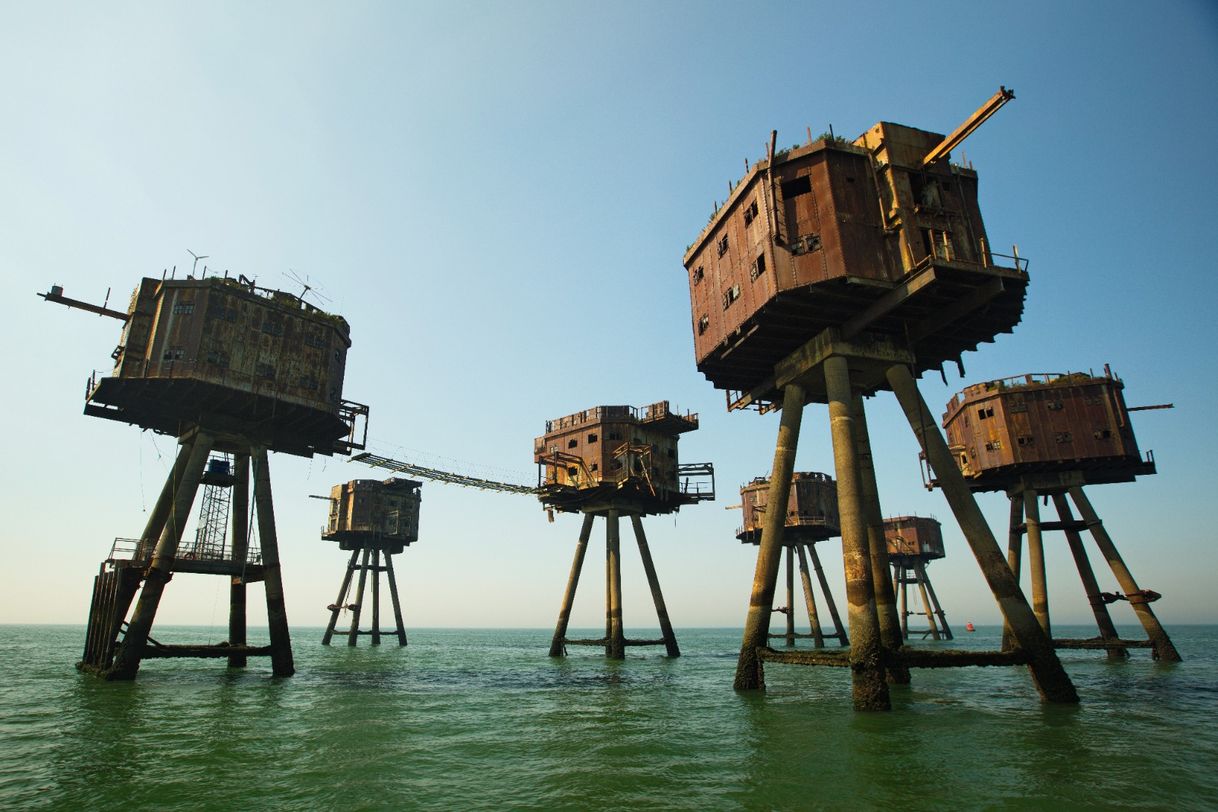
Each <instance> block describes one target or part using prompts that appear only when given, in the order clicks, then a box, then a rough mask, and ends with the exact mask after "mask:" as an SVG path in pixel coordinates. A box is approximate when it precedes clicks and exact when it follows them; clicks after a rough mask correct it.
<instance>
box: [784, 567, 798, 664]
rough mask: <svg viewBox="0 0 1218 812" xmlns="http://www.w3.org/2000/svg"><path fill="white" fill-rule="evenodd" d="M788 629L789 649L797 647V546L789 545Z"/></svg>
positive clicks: (786, 640)
mask: <svg viewBox="0 0 1218 812" xmlns="http://www.w3.org/2000/svg"><path fill="white" fill-rule="evenodd" d="M786 559H787V611H786V616H787V629H786V633H785V634H784V635H783V639H784V642H785V643H786V644H787V647H788V648H793V647H794V646H795V545H793V544H788V545H787V552H786Z"/></svg>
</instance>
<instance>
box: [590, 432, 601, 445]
mask: <svg viewBox="0 0 1218 812" xmlns="http://www.w3.org/2000/svg"><path fill="white" fill-rule="evenodd" d="M598 439H600V438H599V437H597V435H596V434H589V435H588V442H589V443H595V442H596V441H597V440H598Z"/></svg>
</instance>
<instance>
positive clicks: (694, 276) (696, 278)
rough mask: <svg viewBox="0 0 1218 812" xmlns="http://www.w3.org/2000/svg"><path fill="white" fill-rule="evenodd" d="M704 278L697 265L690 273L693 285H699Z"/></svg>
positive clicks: (700, 268) (700, 267)
mask: <svg viewBox="0 0 1218 812" xmlns="http://www.w3.org/2000/svg"><path fill="white" fill-rule="evenodd" d="M704 276H706V273H705V272H704V271H703V270H702V266H701V265H699V266H698V267H697V268H694V269H693V271H692V272H691V273H690V278H691V279H693V281H694V284H695V285H697V284H698V283H700V282H701V281H702V278H703V277H704Z"/></svg>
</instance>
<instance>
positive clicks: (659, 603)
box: [630, 515, 681, 657]
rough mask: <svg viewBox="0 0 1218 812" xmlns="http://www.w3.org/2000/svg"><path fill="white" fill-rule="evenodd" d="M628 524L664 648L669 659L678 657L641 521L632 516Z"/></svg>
mask: <svg viewBox="0 0 1218 812" xmlns="http://www.w3.org/2000/svg"><path fill="white" fill-rule="evenodd" d="M630 523H631V525H633V526H634V538H635V540H636V541H638V543H639V556H640V557H641V558H642V559H643V572H645V573H646V574H647V585H648V586H649V587H651V599H652V601H654V602H655V605H656V617H657V618H658V619H659V621H660V635H661V636H662V637H663V638H664V648H665V650H666V651H667V652H668V656H669V657H680V656H681V649H679V648H677V636H676V635H675V634H673V631H672V623H671V622H669V620H668V607H667V606H665V605H664V594H663V593H662V592H660V579H659V578H658V577H657V576H656V565H655V562H654V561H652V559H651V548H650V547H649V546H648V545H647V535H646V534H645V533H644V532H643V520H642V519H640V518H639V517H638V516H634V515H632V516H631V517H630Z"/></svg>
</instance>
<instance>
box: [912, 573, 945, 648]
mask: <svg viewBox="0 0 1218 812" xmlns="http://www.w3.org/2000/svg"><path fill="white" fill-rule="evenodd" d="M914 578H916V579H917V581H918V594H920V595H921V596H922V611H923V612H924V613H925V614H926V628H927V629H929V630H930V636H931V638H932V639H934V640H940V639H942V636H941V635H940V634H939V624H937V623H935V610H934V608H933V607H932V606H931V605H930V595H929V594H928V593H927V591H926V585H927V584H928V583H929V581H927V580H926V567H925V566H923V564H922V562H921V561H915V562H914Z"/></svg>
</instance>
